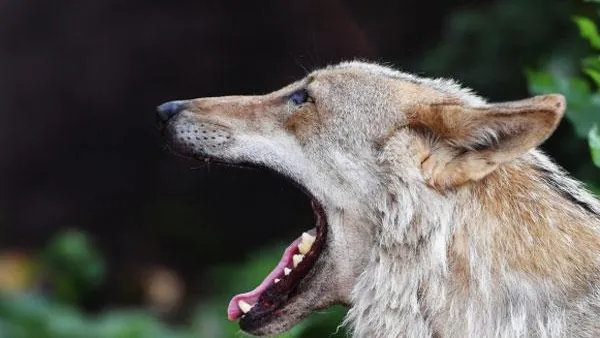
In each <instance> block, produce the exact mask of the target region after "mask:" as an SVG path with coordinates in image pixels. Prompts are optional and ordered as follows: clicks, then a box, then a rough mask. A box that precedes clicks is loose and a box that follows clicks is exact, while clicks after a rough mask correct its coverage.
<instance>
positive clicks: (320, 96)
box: [159, 62, 565, 335]
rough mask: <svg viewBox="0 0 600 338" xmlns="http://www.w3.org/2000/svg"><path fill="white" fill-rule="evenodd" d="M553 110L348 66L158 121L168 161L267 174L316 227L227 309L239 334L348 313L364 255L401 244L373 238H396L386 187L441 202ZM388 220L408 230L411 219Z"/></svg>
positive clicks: (163, 110)
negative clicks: (299, 193) (335, 310)
mask: <svg viewBox="0 0 600 338" xmlns="http://www.w3.org/2000/svg"><path fill="white" fill-rule="evenodd" d="M564 109H565V100H564V98H563V97H562V96H560V95H547V96H539V97H534V98H530V99H525V100H521V101H515V102H506V103H495V104H489V103H486V102H485V101H484V100H483V99H481V98H479V97H477V96H476V95H474V94H472V93H471V92H470V91H468V90H465V89H462V88H460V87H459V86H458V85H457V84H455V83H454V82H452V81H449V80H441V79H436V80H432V79H423V78H418V77H415V76H412V75H409V74H405V73H401V72H398V71H394V70H392V69H389V68H387V67H383V66H379V65H375V64H369V63H362V62H348V63H341V64H339V65H336V66H332V67H328V68H325V69H321V70H317V71H314V72H313V73H311V74H309V75H308V76H306V77H305V78H304V79H302V80H300V81H297V82H295V83H292V84H290V85H288V86H286V87H284V88H282V89H280V90H277V91H275V92H272V93H269V94H266V95H261V96H229V97H214V98H198V99H190V100H181V101H173V102H169V103H166V104H164V105H162V106H160V107H159V115H160V118H161V120H162V121H163V123H164V124H165V135H166V138H167V143H168V145H169V147H170V148H171V149H173V150H174V151H175V152H177V153H180V154H183V155H185V156H189V157H193V158H197V159H207V158H208V159H211V160H215V161H223V162H233V163H246V164H251V165H256V166H262V167H266V168H270V169H272V170H274V171H276V172H278V173H280V174H282V175H284V176H286V177H288V178H291V179H292V180H293V181H295V182H296V183H298V185H300V186H301V187H302V189H303V190H305V191H306V192H307V194H308V196H309V197H310V198H311V200H312V201H313V204H314V209H315V213H316V215H317V218H318V222H317V223H318V224H317V229H316V231H315V232H312V233H310V234H309V235H310V236H306V237H309V238H310V237H313V238H314V237H316V240H315V243H318V245H313V247H312V248H311V249H310V251H306V250H304V252H303V253H302V251H301V252H300V253H299V251H298V250H299V249H297V248H296V247H297V246H298V245H300V244H301V243H302V240H303V239H298V240H297V241H295V242H294V243H292V245H291V246H290V248H288V250H286V253H284V257H283V258H282V261H281V262H280V264H279V265H278V268H276V269H275V271H273V273H272V274H271V275H269V276H268V277H267V278H266V279H265V281H264V282H263V283H262V284H261V286H259V287H258V288H257V289H256V290H254V291H252V292H249V293H246V294H242V295H238V296H236V297H234V299H233V300H232V303H231V304H230V307H229V317H230V319H239V318H241V320H240V325H241V327H242V329H243V330H245V331H247V332H249V333H251V334H256V335H270V334H275V333H278V332H282V331H285V330H287V329H289V328H291V327H292V326H293V325H295V324H296V323H298V322H299V321H300V320H302V319H303V318H304V317H306V316H307V315H308V314H310V313H311V312H313V311H315V310H317V309H321V308H324V307H327V306H329V305H332V304H340V303H341V304H347V305H349V306H352V305H353V304H352V297H351V294H352V290H353V288H354V287H355V285H356V283H357V279H358V278H359V276H360V275H361V273H363V271H365V267H366V265H367V264H369V262H370V260H371V259H372V257H371V251H372V249H373V248H376V247H379V246H381V245H389V244H390V243H389V239H390V238H393V239H395V241H397V242H402V241H404V240H407V239H406V238H405V239H402V238H400V237H399V236H394V235H389V234H388V235H386V234H385V233H384V232H385V231H400V232H401V231H402V229H400V228H395V229H387V228H385V227H384V226H383V225H382V224H383V223H384V222H385V218H386V217H391V216H390V215H386V213H385V211H384V210H385V209H386V208H385V205H384V204H386V203H390V200H391V199H398V198H402V197H399V195H393V194H390V191H389V189H388V185H389V184H390V182H391V181H397V182H401V183H400V184H401V185H404V186H405V187H406V189H408V190H411V191H413V192H418V191H425V192H426V193H427V194H430V195H431V196H444V195H446V194H449V193H451V192H452V191H455V190H457V189H461V188H463V187H465V186H468V185H469V184H471V183H472V182H476V181H479V180H482V179H483V178H484V177H486V176H487V175H489V174H490V173H491V172H493V171H494V170H496V169H497V168H498V167H499V166H502V165H503V164H504V163H507V162H510V161H512V160H514V159H516V158H518V157H519V156H521V155H522V154H524V153H526V152H528V151H529V150H531V149H533V148H534V147H536V146H537V145H539V144H540V143H541V142H543V141H544V140H545V139H546V138H547V137H548V136H549V135H550V134H551V133H552V132H553V131H554V129H555V128H556V126H557V124H558V123H559V121H560V119H561V117H562V115H563V112H564ZM417 200H418V198H417ZM394 202H398V201H394ZM400 202H401V203H402V201H400ZM423 202H424V203H426V201H423ZM405 203H407V205H406V208H407V210H409V209H411V208H412V206H410V205H408V204H409V203H415V202H414V201H408V200H407V201H406V202H405ZM400 213H402V212H401V211H400ZM396 217H399V218H401V219H402V220H398V221H397V223H402V224H401V225H399V226H400V227H401V226H405V227H407V226H410V224H414V222H412V221H411V219H412V218H414V217H417V216H415V215H414V213H410V212H407V213H406V215H403V216H396ZM319 218H322V219H321V220H319ZM411 222H412V223H411ZM384 242H385V243H384ZM396 244H402V243H396ZM298 255H300V256H298ZM294 256H298V257H300V258H298V257H296V258H297V259H296V258H294ZM298 260H300V262H298Z"/></svg>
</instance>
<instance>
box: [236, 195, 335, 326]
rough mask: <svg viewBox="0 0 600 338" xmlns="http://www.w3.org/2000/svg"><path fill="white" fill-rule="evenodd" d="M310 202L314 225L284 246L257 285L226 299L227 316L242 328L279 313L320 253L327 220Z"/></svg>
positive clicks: (317, 206)
mask: <svg viewBox="0 0 600 338" xmlns="http://www.w3.org/2000/svg"><path fill="white" fill-rule="evenodd" d="M309 195H310V194H309ZM311 205H312V209H313V212H314V214H315V217H316V227H315V228H313V229H311V230H309V231H307V232H304V233H303V234H302V235H301V236H300V237H299V238H297V239H296V240H295V241H293V242H292V243H291V244H290V245H289V246H288V248H287V249H285V251H284V253H283V256H282V257H281V260H280V262H279V264H277V266H276V267H275V269H274V270H273V271H272V272H271V273H270V274H269V275H268V276H267V277H266V278H265V279H264V280H263V282H262V283H261V284H260V285H259V286H257V287H256V288H255V289H254V290H252V291H249V292H246V293H242V294H239V295H236V296H234V297H233V298H232V299H231V301H230V302H229V307H228V309H227V317H228V318H229V320H238V319H239V320H240V328H241V329H242V330H244V331H253V330H254V329H257V328H260V327H261V326H263V325H264V324H266V323H268V322H269V321H270V320H271V319H272V318H273V317H274V316H275V317H277V316H279V315H280V314H281V312H282V311H281V310H282V308H283V307H284V306H285V305H286V304H287V303H288V302H290V301H291V300H292V299H293V298H294V297H295V296H296V295H297V293H298V286H299V285H300V284H301V282H302V280H303V279H304V278H305V277H306V276H307V275H308V274H309V273H310V271H311V270H312V268H313V267H314V265H315V263H316V262H317V260H318V258H319V256H320V255H321V252H322V251H323V248H324V245H325V242H326V236H327V220H326V216H325V210H324V209H323V206H322V205H321V204H320V203H319V202H318V201H317V200H316V199H315V198H314V197H312V196H311Z"/></svg>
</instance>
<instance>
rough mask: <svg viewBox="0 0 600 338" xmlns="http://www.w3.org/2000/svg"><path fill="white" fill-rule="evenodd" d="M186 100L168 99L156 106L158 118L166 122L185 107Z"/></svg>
mask: <svg viewBox="0 0 600 338" xmlns="http://www.w3.org/2000/svg"><path fill="white" fill-rule="evenodd" d="M185 103H186V101H169V102H166V103H163V104H161V105H160V106H158V107H157V108H156V110H157V111H158V118H159V119H160V120H161V121H162V122H167V121H168V120H169V119H170V118H171V117H173V116H174V115H175V114H177V113H179V112H180V111H182V110H184V109H185Z"/></svg>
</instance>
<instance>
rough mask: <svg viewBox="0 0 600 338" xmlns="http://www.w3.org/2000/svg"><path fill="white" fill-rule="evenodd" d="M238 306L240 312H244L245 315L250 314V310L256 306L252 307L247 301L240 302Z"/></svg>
mask: <svg viewBox="0 0 600 338" xmlns="http://www.w3.org/2000/svg"><path fill="white" fill-rule="evenodd" d="M238 306H239V307H240V310H242V312H243V313H248V312H249V311H250V310H252V307H253V306H254V305H250V304H248V303H246V302H245V301H243V300H240V301H239V302H238Z"/></svg>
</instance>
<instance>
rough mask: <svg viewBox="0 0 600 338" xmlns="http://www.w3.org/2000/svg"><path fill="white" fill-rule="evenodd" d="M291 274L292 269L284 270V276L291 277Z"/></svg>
mask: <svg viewBox="0 0 600 338" xmlns="http://www.w3.org/2000/svg"><path fill="white" fill-rule="evenodd" d="M290 272H292V269H290V268H283V274H284V275H286V276H287V275H289V274H290Z"/></svg>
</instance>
